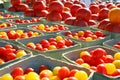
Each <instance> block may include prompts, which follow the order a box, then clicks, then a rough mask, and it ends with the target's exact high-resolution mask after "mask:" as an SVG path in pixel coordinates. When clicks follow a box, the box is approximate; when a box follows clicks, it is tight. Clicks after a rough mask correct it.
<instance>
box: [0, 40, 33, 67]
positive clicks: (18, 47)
mask: <svg viewBox="0 0 120 80" xmlns="http://www.w3.org/2000/svg"><path fill="white" fill-rule="evenodd" d="M6 44H10V45H12V46H13V47H14V48H15V49H22V50H25V49H24V48H22V47H20V46H18V45H17V43H16V42H11V41H7V40H2V39H0V47H3V46H4V45H6ZM25 51H26V52H27V55H25V56H23V57H20V58H16V59H14V60H10V61H7V62H5V63H3V64H0V68H4V67H5V66H8V65H10V64H13V63H15V62H17V61H19V60H22V59H24V58H28V57H30V56H32V53H31V52H29V51H27V50H25Z"/></svg>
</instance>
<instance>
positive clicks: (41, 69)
mask: <svg viewBox="0 0 120 80" xmlns="http://www.w3.org/2000/svg"><path fill="white" fill-rule="evenodd" d="M46 69H49V68H48V67H47V66H46V65H41V66H40V67H39V73H40V72H41V71H43V70H46Z"/></svg>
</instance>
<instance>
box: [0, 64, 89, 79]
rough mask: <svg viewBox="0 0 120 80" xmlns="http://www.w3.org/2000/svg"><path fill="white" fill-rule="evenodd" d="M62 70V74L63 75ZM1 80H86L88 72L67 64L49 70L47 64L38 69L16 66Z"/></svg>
mask: <svg viewBox="0 0 120 80" xmlns="http://www.w3.org/2000/svg"><path fill="white" fill-rule="evenodd" d="M63 72H64V75H63ZM0 79H1V80H30V79H32V80H50V79H51V80H69V79H70V80H79V79H81V80H87V79H88V74H87V73H86V72H85V71H81V70H77V69H72V70H70V69H69V68H68V67H67V66H62V67H60V66H56V67H54V68H53V70H50V69H49V67H48V66H46V65H41V66H40V67H39V70H38V71H35V70H34V69H33V68H31V67H29V68H27V69H26V70H23V69H22V68H21V67H16V68H14V69H13V70H12V72H11V73H6V74H4V75H3V76H1V78H0Z"/></svg>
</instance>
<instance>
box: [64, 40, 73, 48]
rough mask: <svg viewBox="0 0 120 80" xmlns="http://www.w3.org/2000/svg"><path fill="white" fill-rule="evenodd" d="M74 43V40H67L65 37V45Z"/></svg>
mask: <svg viewBox="0 0 120 80" xmlns="http://www.w3.org/2000/svg"><path fill="white" fill-rule="evenodd" d="M73 44H74V42H73V41H72V40H70V39H69V40H67V39H65V45H66V46H72V45H73Z"/></svg>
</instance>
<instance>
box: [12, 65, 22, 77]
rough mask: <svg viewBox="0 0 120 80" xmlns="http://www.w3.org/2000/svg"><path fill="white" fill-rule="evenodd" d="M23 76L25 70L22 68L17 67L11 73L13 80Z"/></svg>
mask: <svg viewBox="0 0 120 80" xmlns="http://www.w3.org/2000/svg"><path fill="white" fill-rule="evenodd" d="M23 74H24V70H23V69H22V68H21V67H16V68H14V69H13V71H12V72H11V75H12V76H13V78H15V77H16V76H20V75H21V76H22V75H23Z"/></svg>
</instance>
